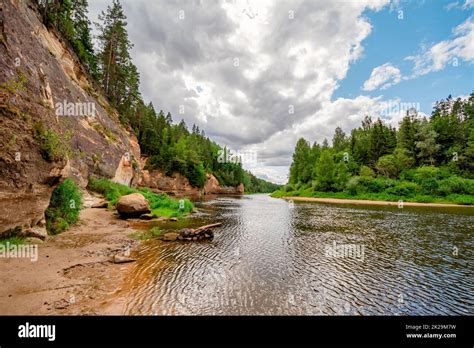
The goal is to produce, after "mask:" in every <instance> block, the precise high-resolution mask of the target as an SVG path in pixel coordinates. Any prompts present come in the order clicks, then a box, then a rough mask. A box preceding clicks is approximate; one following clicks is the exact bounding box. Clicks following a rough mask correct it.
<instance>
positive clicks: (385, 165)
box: [375, 155, 399, 178]
mask: <svg viewBox="0 0 474 348" xmlns="http://www.w3.org/2000/svg"><path fill="white" fill-rule="evenodd" d="M375 168H377V171H378V172H379V173H380V174H381V175H383V176H387V177H389V178H396V177H397V176H398V173H399V169H398V166H397V161H396V158H395V156H394V155H385V156H382V157H380V158H379V160H378V161H377V164H376V166H375Z"/></svg>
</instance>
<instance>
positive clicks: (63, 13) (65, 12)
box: [36, 0, 97, 77]
mask: <svg viewBox="0 0 474 348" xmlns="http://www.w3.org/2000/svg"><path fill="white" fill-rule="evenodd" d="M36 2H37V3H38V6H39V9H40V12H41V13H42V15H43V21H44V23H45V24H46V25H47V26H50V27H54V28H56V29H57V30H58V31H59V32H60V33H61V34H62V35H63V37H64V39H66V40H67V41H68V42H69V44H70V45H71V47H72V48H73V50H74V52H75V53H76V54H77V56H78V58H79V60H80V61H81V62H82V63H83V64H84V66H85V67H86V69H88V71H89V73H90V74H91V75H92V76H93V77H97V58H96V56H95V53H94V46H93V44H92V35H91V31H90V21H89V19H88V16H87V13H88V10H87V6H88V3H87V0H63V1H52V0H37V1H36Z"/></svg>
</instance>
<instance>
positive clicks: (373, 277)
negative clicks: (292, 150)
mask: <svg viewBox="0 0 474 348" xmlns="http://www.w3.org/2000/svg"><path fill="white" fill-rule="evenodd" d="M200 208H201V209H202V210H203V212H204V214H201V215H200V217H199V218H198V219H197V220H198V221H196V220H194V221H193V222H192V223H194V224H197V225H200V224H203V223H209V221H212V222H222V224H223V225H222V226H221V227H219V228H218V229H216V230H215V238H214V240H213V241H207V242H198V243H166V242H161V241H148V242H146V243H144V245H143V247H142V248H141V250H140V251H139V255H138V258H139V260H138V261H137V263H136V264H135V269H134V272H133V274H132V275H131V276H130V279H128V287H129V288H130V294H129V298H128V304H127V308H126V312H127V313H128V314H229V315H233V314H245V315H255V314H257V315H261V314H284V315H285V314H322V315H335V314H337V315H374V314H382V315H388V314H395V315H421V314H452V315H454V314H472V313H474V311H473V308H474V298H473V281H472V274H473V259H474V255H473V227H472V226H473V225H474V224H473V222H474V213H473V211H474V209H470V208H459V209H458V208H446V209H444V208H443V209H439V208H418V207H405V208H403V209H398V208H397V207H383V206H342V205H326V204H317V203H299V202H298V203H295V204H294V206H292V205H290V204H288V202H286V201H283V200H279V199H272V198H270V197H268V196H266V195H251V196H244V197H241V198H238V197H234V198H229V197H223V198H217V199H216V200H213V201H211V202H205V203H202V204H200ZM334 245H336V249H335V250H337V252H336V253H332V254H331V253H330V252H328V246H330V247H331V246H334ZM362 246H363V248H364V256H363V258H361V257H360V253H359V254H357V250H359V251H360V250H361V249H360V248H361V247H362ZM454 247H456V248H458V251H459V252H458V254H457V256H456V255H454V253H453V251H454V249H453V248H454ZM356 248H359V249H356ZM357 255H359V257H357Z"/></svg>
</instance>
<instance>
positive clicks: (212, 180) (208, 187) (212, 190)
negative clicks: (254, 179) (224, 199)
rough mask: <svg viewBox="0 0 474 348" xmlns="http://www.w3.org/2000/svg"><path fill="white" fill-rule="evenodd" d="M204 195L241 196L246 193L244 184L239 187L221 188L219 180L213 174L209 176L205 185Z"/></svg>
mask: <svg viewBox="0 0 474 348" xmlns="http://www.w3.org/2000/svg"><path fill="white" fill-rule="evenodd" d="M203 193H204V194H205V195H222V194H227V195H236V194H237V195H241V194H243V193H244V184H242V183H241V184H240V185H239V186H235V187H234V186H221V185H220V184H219V181H218V180H217V178H216V177H215V176H214V175H212V174H207V181H206V183H205V184H204V188H203Z"/></svg>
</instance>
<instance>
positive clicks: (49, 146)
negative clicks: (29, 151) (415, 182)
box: [34, 122, 71, 162]
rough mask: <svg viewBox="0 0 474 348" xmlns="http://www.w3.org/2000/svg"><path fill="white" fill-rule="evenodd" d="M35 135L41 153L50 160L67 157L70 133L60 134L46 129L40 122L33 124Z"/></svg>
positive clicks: (59, 159)
mask: <svg viewBox="0 0 474 348" xmlns="http://www.w3.org/2000/svg"><path fill="white" fill-rule="evenodd" d="M34 129H35V137H36V139H37V140H38V142H39V144H40V148H41V155H42V156H43V158H44V159H45V160H47V161H50V162H56V161H62V160H65V159H66V158H68V157H69V155H70V152H71V150H70V148H69V145H68V141H69V140H70V134H69V133H66V134H63V135H60V134H58V133H56V132H55V131H53V130H51V129H46V127H45V125H44V124H43V123H41V122H38V123H37V124H35V127H34Z"/></svg>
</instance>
